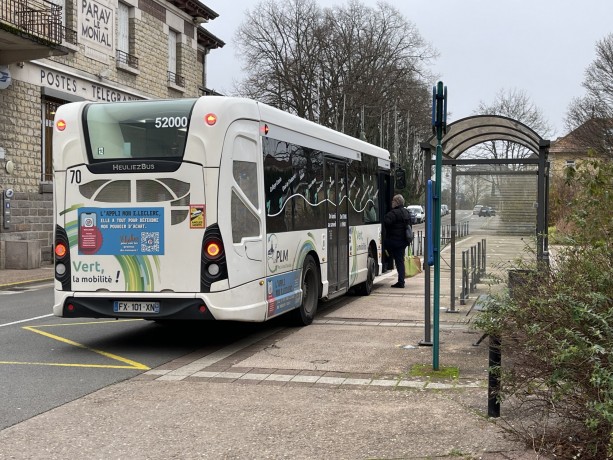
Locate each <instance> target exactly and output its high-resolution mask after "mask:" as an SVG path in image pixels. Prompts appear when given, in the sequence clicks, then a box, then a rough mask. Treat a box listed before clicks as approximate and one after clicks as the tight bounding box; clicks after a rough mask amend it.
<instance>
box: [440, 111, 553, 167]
mask: <svg viewBox="0 0 613 460" xmlns="http://www.w3.org/2000/svg"><path fill="white" fill-rule="evenodd" d="M487 141H511V142H515V143H517V144H520V145H523V146H524V147H526V148H528V149H530V150H531V151H532V152H534V153H535V154H536V155H539V151H540V147H541V143H542V141H543V139H542V138H541V136H539V135H538V134H537V133H536V132H534V131H533V130H532V129H531V128H529V127H528V126H526V125H524V124H523V123H520V122H519V121H517V120H514V119H512V118H508V117H503V116H498V115H475V116H472V117H466V118H462V119H460V120H457V121H454V122H453V123H451V124H449V125H448V126H447V134H445V136H444V137H443V139H442V147H443V154H444V155H445V156H447V157H449V158H452V159H456V158H458V157H459V156H460V155H461V154H462V153H463V152H465V151H466V150H468V149H469V148H471V147H474V146H475V145H478V144H481V143H483V142H487ZM428 143H429V144H430V145H431V146H432V147H433V150H434V149H436V145H437V139H436V136H432V137H431V138H430V139H428Z"/></svg>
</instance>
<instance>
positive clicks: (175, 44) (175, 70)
mask: <svg viewBox="0 0 613 460" xmlns="http://www.w3.org/2000/svg"><path fill="white" fill-rule="evenodd" d="M180 43H181V35H180V34H179V33H178V32H176V31H174V30H172V29H170V30H169V31H168V85H169V86H171V87H175V88H176V87H181V88H185V78H183V77H182V76H181V75H180V72H179V70H180V60H179V57H180V50H179V45H180Z"/></svg>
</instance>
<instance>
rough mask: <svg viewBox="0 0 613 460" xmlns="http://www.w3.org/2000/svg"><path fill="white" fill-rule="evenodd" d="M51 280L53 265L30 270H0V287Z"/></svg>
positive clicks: (5, 287) (6, 287)
mask: <svg viewBox="0 0 613 460" xmlns="http://www.w3.org/2000/svg"><path fill="white" fill-rule="evenodd" d="M52 280H53V265H51V264H48V265H43V266H41V267H40V268H35V269H32V270H0V289H8V288H11V287H15V286H20V285H25V284H33V283H38V282H43V281H52Z"/></svg>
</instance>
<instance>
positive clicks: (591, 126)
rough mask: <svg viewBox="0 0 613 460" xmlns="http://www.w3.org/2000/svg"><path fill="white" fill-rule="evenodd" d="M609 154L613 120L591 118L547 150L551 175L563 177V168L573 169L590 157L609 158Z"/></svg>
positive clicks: (612, 150) (611, 142)
mask: <svg viewBox="0 0 613 460" xmlns="http://www.w3.org/2000/svg"><path fill="white" fill-rule="evenodd" d="M611 152H613V120H611V119H605V118H591V119H589V120H587V121H586V122H585V123H583V124H581V125H580V126H578V127H577V128H575V129H573V130H572V131H571V132H569V133H568V134H566V135H565V136H562V137H559V138H557V139H556V140H555V141H553V142H552V143H551V147H550V148H549V161H550V163H551V174H552V175H558V176H559V175H563V173H564V169H565V168H568V167H572V168H574V167H576V166H578V165H579V164H580V163H581V162H582V161H584V160H586V159H588V158H589V157H590V156H592V157H599V156H600V157H610V156H611Z"/></svg>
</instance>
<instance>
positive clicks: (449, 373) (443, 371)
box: [409, 364, 460, 380]
mask: <svg viewBox="0 0 613 460" xmlns="http://www.w3.org/2000/svg"><path fill="white" fill-rule="evenodd" d="M409 377H428V378H432V379H451V380H457V379H458V378H459V377H460V369H459V368H458V367H455V366H439V368H438V370H436V371H435V370H434V369H432V366H431V365H429V364H414V365H413V366H411V370H410V371H409Z"/></svg>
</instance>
